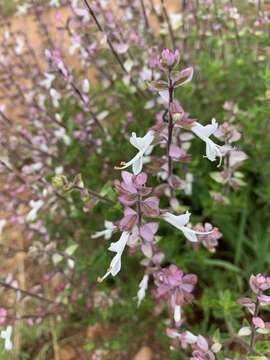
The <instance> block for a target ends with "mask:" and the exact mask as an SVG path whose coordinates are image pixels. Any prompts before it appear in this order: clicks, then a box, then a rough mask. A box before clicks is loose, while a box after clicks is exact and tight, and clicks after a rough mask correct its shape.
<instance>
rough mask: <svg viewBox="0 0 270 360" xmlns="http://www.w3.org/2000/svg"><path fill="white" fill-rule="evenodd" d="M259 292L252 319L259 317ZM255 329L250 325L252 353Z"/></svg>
mask: <svg viewBox="0 0 270 360" xmlns="http://www.w3.org/2000/svg"><path fill="white" fill-rule="evenodd" d="M259 296H260V292H259V293H258V295H257V298H256V302H255V311H254V317H257V316H258V315H259V310H260V300H259ZM255 335H256V327H255V325H254V324H253V323H252V324H251V336H250V345H249V346H250V351H253V348H254V344H255V338H256V336H255Z"/></svg>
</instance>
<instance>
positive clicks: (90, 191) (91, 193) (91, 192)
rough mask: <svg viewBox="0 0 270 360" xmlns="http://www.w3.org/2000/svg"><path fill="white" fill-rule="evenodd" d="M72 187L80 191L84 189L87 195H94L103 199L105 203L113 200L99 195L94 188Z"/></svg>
mask: <svg viewBox="0 0 270 360" xmlns="http://www.w3.org/2000/svg"><path fill="white" fill-rule="evenodd" d="M73 189H77V190H80V191H83V190H86V191H87V192H88V194H89V195H92V196H93V197H96V198H98V199H99V200H101V201H104V202H107V203H110V204H114V201H112V200H111V199H108V198H106V197H104V196H102V195H100V194H99V193H98V192H97V191H94V190H91V189H85V188H81V187H80V186H73Z"/></svg>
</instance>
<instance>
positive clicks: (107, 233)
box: [91, 220, 116, 240]
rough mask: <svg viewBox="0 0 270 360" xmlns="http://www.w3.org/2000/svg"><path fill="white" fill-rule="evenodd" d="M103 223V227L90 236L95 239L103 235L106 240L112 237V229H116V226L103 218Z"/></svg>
mask: <svg viewBox="0 0 270 360" xmlns="http://www.w3.org/2000/svg"><path fill="white" fill-rule="evenodd" d="M104 225H105V229H104V230H101V231H97V232H95V233H94V234H93V235H92V236H91V238H92V239H97V238H99V237H103V236H104V237H105V239H106V240H109V239H110V238H111V237H112V234H113V232H114V229H116V226H115V225H114V224H113V223H112V222H111V221H108V220H105V222H104Z"/></svg>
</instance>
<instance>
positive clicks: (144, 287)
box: [137, 274, 149, 307]
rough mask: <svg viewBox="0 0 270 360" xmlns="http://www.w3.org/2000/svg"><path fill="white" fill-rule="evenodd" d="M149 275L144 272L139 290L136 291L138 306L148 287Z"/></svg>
mask: <svg viewBox="0 0 270 360" xmlns="http://www.w3.org/2000/svg"><path fill="white" fill-rule="evenodd" d="M148 280H149V275H147V274H145V275H144V277H143V278H142V281H141V282H140V284H139V291H138V292H137V298H138V304H137V305H138V307H139V306H140V305H141V302H142V300H143V299H144V298H145V293H146V290H147V288H148Z"/></svg>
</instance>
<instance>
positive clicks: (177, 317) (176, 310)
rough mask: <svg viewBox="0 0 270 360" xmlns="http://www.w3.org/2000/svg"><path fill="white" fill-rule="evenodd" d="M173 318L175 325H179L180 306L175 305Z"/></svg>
mask: <svg viewBox="0 0 270 360" xmlns="http://www.w3.org/2000/svg"><path fill="white" fill-rule="evenodd" d="M173 318H174V321H175V322H176V323H179V322H180V321H181V306H180V305H175V307H174V314H173Z"/></svg>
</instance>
